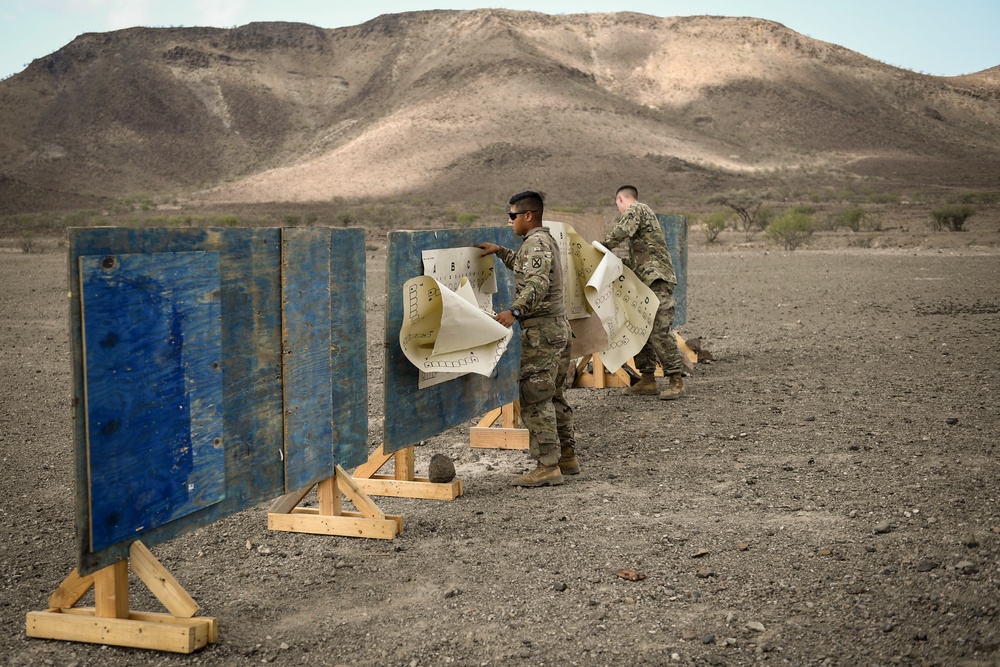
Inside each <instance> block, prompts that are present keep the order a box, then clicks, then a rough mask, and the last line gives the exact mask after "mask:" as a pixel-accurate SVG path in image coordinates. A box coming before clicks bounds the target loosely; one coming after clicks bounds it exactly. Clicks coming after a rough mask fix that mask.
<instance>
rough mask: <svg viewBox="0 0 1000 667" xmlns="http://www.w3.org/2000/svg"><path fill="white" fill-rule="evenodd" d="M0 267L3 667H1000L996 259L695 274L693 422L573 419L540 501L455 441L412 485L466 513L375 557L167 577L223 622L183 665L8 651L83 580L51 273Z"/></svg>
mask: <svg viewBox="0 0 1000 667" xmlns="http://www.w3.org/2000/svg"><path fill="white" fill-rule="evenodd" d="M941 238H942V239H944V241H946V242H947V244H951V245H954V244H953V243H952V241H951V238H948V237H945V236H942V237H941ZM942 245H945V244H942ZM2 256H3V259H4V261H3V262H2V263H0V282H2V284H3V286H4V289H3V290H2V291H0V343H2V344H0V445H2V452H3V453H2V458H3V461H2V463H3V465H2V467H0V483H2V488H3V489H4V491H3V501H2V505H0V511H2V517H0V521H2V524H0V525H2V526H3V529H4V530H3V537H4V539H3V544H2V546H0V562H2V563H3V564H4V567H3V592H2V596H0V600H2V601H0V620H2V625H3V627H4V628H5V630H4V632H3V633H0V655H2V656H4V658H3V660H6V661H7V662H6V664H10V665H42V664H46V665H112V666H124V665H134V664H137V663H138V662H140V661H141V662H149V663H150V664H157V665H189V664H193V663H195V662H197V664H201V665H251V664H260V663H262V662H276V663H277V664H284V665H351V666H355V667H363V666H376V665H400V666H402V665H444V664H454V665H506V664H524V665H629V664H637V663H646V664H654V665H655V664H673V663H678V664H713V665H742V664H750V663H755V662H761V661H763V662H768V663H778V664H790V665H822V664H829V665H852V664H859V665H877V664H915V665H923V664H927V665H970V666H972V665H977V666H978V665H1000V620H998V614H1000V571H998V565H1000V495H998V494H1000V485H998V479H1000V463H998V460H997V458H998V456H997V449H996V448H997V443H998V441H1000V417H998V408H997V403H998V398H1000V396H998V392H1000V250H998V249H997V247H996V245H995V244H994V245H993V246H992V247H986V246H971V247H948V248H944V249H941V250H938V249H935V245H934V244H933V243H929V244H928V243H923V244H922V247H921V248H913V247H905V248H896V249H892V250H876V249H846V248H840V249H826V250H808V249H806V250H798V251H796V252H793V253H784V252H779V251H776V250H774V248H765V247H747V248H730V249H729V250H727V251H725V252H709V251H707V250H706V249H705V248H698V249H696V250H695V251H693V252H692V254H691V255H690V259H689V316H688V323H687V325H686V326H685V327H684V328H683V329H682V332H681V333H682V334H683V335H685V336H687V337H693V336H698V337H700V338H701V339H702V343H703V345H704V347H705V348H706V349H708V350H710V351H711V352H712V354H713V355H714V356H715V358H716V361H715V362H714V363H712V364H710V365H704V364H699V365H698V366H697V367H696V370H695V373H694V377H692V378H690V380H689V386H690V395H689V396H687V397H686V398H684V399H682V400H680V401H676V402H674V403H663V402H660V401H657V400H655V399H645V398H642V399H640V398H630V399H627V398H625V397H623V396H621V395H620V394H619V392H618V390H591V389H573V390H571V391H570V392H569V399H570V401H571V402H572V403H573V405H574V406H575V408H576V414H577V432H578V438H579V441H580V443H581V446H582V453H581V457H582V460H583V466H584V469H583V473H582V474H581V475H579V476H578V477H575V478H572V479H571V480H570V481H569V483H567V484H564V485H563V486H561V487H557V488H546V489H527V490H516V489H513V488H511V487H509V481H510V479H511V477H512V475H513V474H514V473H518V472H520V471H521V470H522V469H524V468H525V466H526V458H525V456H524V454H521V453H513V452H496V451H485V452H473V451H472V450H470V448H469V446H468V430H467V429H466V428H464V427H463V428H460V429H454V430H453V431H450V432H447V433H444V434H442V435H440V436H438V437H436V438H434V439H433V440H431V441H429V442H428V443H427V444H426V445H425V446H424V447H422V448H419V449H418V450H417V472H418V474H421V473H422V472H423V471H425V470H426V465H427V463H428V461H429V459H430V455H431V454H432V453H434V452H445V453H448V454H450V455H451V456H452V457H453V458H454V459H455V460H456V466H457V469H458V475H459V477H460V478H461V479H462V480H463V483H464V486H465V495H464V496H463V497H462V498H460V499H458V500H457V501H455V502H450V503H435V502H432V501H417V500H396V499H380V500H379V505H380V507H382V509H384V510H385V511H386V512H387V513H391V514H400V515H402V516H403V517H404V519H405V521H406V528H405V530H404V532H403V533H402V535H400V536H399V537H397V538H396V539H395V540H393V541H391V542H383V541H366V540H359V539H346V538H324V537H316V536H306V535H295V534H290V533H278V532H270V531H268V530H267V529H266V507H263V506H262V507H258V508H254V509H252V510H249V511H246V512H243V513H241V514H239V515H236V516H234V517H230V518H228V519H226V520H224V521H221V522H219V523H218V524H215V525H213V526H210V527H208V528H205V529H202V530H199V531H197V532H195V533H193V534H190V535H187V536H185V537H183V538H180V539H177V540H175V541H173V542H170V543H168V544H164V545H160V546H158V547H156V548H154V553H155V554H156V555H157V557H158V558H160V560H161V561H162V562H163V563H164V564H165V565H166V566H167V568H168V569H170V571H171V572H172V573H173V574H174V575H175V576H176V577H177V578H178V579H179V580H180V582H181V583H182V584H183V585H184V587H185V588H186V589H187V590H188V591H189V592H190V593H191V594H192V595H193V596H194V597H195V599H196V600H197V601H198V602H199V604H201V606H202V608H203V611H202V612H201V613H202V614H203V615H206V616H213V617H215V618H217V619H218V622H219V627H220V639H219V642H218V643H217V644H214V645H211V646H209V647H208V648H206V649H204V650H202V651H200V652H198V653H196V654H195V655H194V656H179V655H172V654H160V653H149V652H142V651H133V650H128V649H120V648H106V647H101V646H97V645H88V644H74V643H65V642H54V641H43V640H34V639H27V638H26V637H25V635H24V627H25V614H26V613H27V612H28V611H33V610H41V609H44V608H45V606H46V600H47V597H48V595H49V594H50V593H51V592H52V591H53V590H55V588H56V587H57V586H58V585H59V583H60V582H61V581H62V579H63V578H64V577H65V576H66V575H67V574H68V573H69V572H70V570H71V569H72V568H73V567H74V565H75V553H76V548H75V546H74V544H73V539H74V537H73V526H74V518H73V517H74V508H73V492H72V487H73V483H74V482H73V478H72V475H73V463H72V457H73V454H72V437H71V423H70V414H71V413H70V407H69V400H70V389H71V387H70V364H69V353H68V342H67V340H68V333H67V328H68V323H67V305H66V276H65V273H66V269H65V266H64V263H65V260H64V255H63V254H62V253H55V252H53V253H50V254H31V255H28V254H21V253H15V252H5V253H3V255H2ZM383 259H384V257H383V253H382V252H381V251H376V252H373V253H370V255H369V273H370V276H378V275H380V274H379V271H380V264H379V263H380V261H382V260H383ZM372 283H373V281H372V280H371V278H370V281H369V292H370V293H369V296H370V297H373V298H372V299H371V302H370V303H371V307H372V311H371V312H370V313H369V336H370V338H371V342H370V349H371V350H372V357H373V358H372V359H371V360H370V363H371V366H372V372H373V377H372V381H371V383H370V384H371V392H372V395H373V397H375V400H373V401H372V403H373V406H377V404H378V403H379V400H377V399H378V398H379V397H380V396H381V394H380V392H381V384H380V382H378V379H377V373H378V372H380V368H381V359H380V356H381V350H382V347H381V336H382V333H381V331H379V330H378V327H377V324H378V323H379V322H380V321H381V317H382V316H381V310H380V308H382V307H383V305H384V299H383V298H382V297H381V296H380V294H381V291H382V288H381V283H376V284H374V286H373V284H372ZM373 410H374V411H375V414H373V422H376V421H377V419H378V417H379V414H377V413H378V411H377V409H376V408H373ZM373 444H374V443H373ZM880 524H881V525H880ZM622 569H631V570H636V571H639V572H641V573H643V574H645V575H646V578H645V579H643V580H641V581H635V582H633V581H627V580H625V579H622V578H620V577H618V576H616V574H615V573H616V572H617V571H618V570H622ZM132 606H133V608H136V609H144V610H153V611H160V608H159V607H158V605H157V603H155V601H154V600H152V598H151V597H150V596H149V595H148V594H147V593H146V592H145V591H144V590H142V589H141V588H139V587H137V586H134V587H133V592H132Z"/></svg>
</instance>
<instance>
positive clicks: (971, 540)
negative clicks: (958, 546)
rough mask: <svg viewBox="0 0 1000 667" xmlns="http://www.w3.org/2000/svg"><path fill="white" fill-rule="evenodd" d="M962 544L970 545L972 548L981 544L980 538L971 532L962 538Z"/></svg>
mask: <svg viewBox="0 0 1000 667" xmlns="http://www.w3.org/2000/svg"><path fill="white" fill-rule="evenodd" d="M962 544H963V545H965V546H967V547H969V548H970V549H975V548H976V547H978V546H979V540H978V539H977V538H976V536H975V535H972V534H969V535H966V536H965V537H963V538H962Z"/></svg>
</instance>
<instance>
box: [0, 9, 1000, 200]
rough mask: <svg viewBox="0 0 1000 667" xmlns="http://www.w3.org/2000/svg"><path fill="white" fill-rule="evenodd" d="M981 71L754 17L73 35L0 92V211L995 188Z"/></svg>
mask: <svg viewBox="0 0 1000 667" xmlns="http://www.w3.org/2000/svg"><path fill="white" fill-rule="evenodd" d="M998 156H1000V76H998V72H997V69H996V68H994V69H992V70H987V71H984V72H980V73H976V74H971V75H968V76H964V77H951V78H944V77H934V76H928V75H922V74H918V73H914V72H911V71H908V70H902V69H898V68H895V67H891V66H888V65H885V64H882V63H880V62H877V61H874V60H871V59H869V58H867V57H865V56H862V55H860V54H858V53H855V52H852V51H849V50H847V49H844V48H842V47H839V46H836V45H833V44H828V43H825V42H820V41H817V40H814V39H811V38H809V37H805V36H803V35H800V34H798V33H795V32H793V31H791V30H789V29H787V28H785V27H784V26H782V25H780V24H777V23H773V22H770V21H765V20H760V19H755V18H722V17H691V18H656V17H652V16H646V15H642V14H634V13H614V14H579V15H569V16H549V15H545V14H540V13H534V12H519V11H508V10H491V9H483V10H476V11H443V10H442V11H426V12H413V13H405V14H396V15H385V16H381V17H379V18H376V19H373V20H372V21H369V22H367V23H364V24H362V25H358V26H352V27H348V28H340V29H334V30H326V29H321V28H317V27H313V26H309V25H304V24H288V23H268V24H250V25H246V26H242V27H239V28H234V29H210V28H162V29H151V28H150V29H147V28H134V29H128V30H121V31H117V32H110V33H96V34H95V33H91V34H85V35H81V36H80V37H78V38H77V39H75V40H74V41H73V42H72V43H70V44H69V45H67V46H66V47H64V48H62V49H60V50H59V51H57V52H55V53H53V54H51V55H49V56H46V57H44V58H40V59H38V60H36V61H34V62H33V63H32V64H31V65H30V66H29V67H28V68H27V69H26V70H25V71H24V72H22V73H20V74H18V75H16V76H13V77H11V78H9V79H7V80H5V81H3V82H0V213H15V212H21V211H31V210H41V209H44V208H53V207H56V208H58V207H74V206H82V205H84V204H86V203H88V202H94V201H99V200H101V199H104V198H110V199H113V198H116V197H123V196H127V195H131V194H135V193H147V194H153V195H158V196H170V197H173V198H177V199H180V200H196V201H206V202H215V203H221V202H243V203H253V202H274V201H298V202H307V201H309V202H311V201H327V200H330V199H331V198H334V197H359V196H363V197H372V198H401V197H412V198H446V199H448V200H458V201H461V200H466V201H468V200H475V199H482V198H486V199H490V200H495V199H497V198H500V197H502V195H503V194H504V193H509V192H510V191H512V190H515V189H519V188H522V187H523V186H524V185H525V184H530V185H532V186H534V187H539V188H541V189H544V190H546V191H547V192H548V193H550V194H555V195H557V196H558V198H559V199H560V200H563V201H572V200H573V199H589V198H593V193H594V192H597V191H601V192H603V191H604V190H607V189H608V188H609V187H611V186H612V184H616V183H619V182H624V181H629V182H636V183H639V184H643V185H645V184H650V183H664V182H667V183H669V184H670V187H671V188H672V189H673V188H676V189H677V190H683V191H685V192H689V193H707V192H711V191H714V190H718V189H721V188H726V187H738V186H744V185H754V186H768V185H770V184H773V183H774V182H776V181H780V182H782V183H788V182H794V181H796V180H802V181H803V182H809V183H810V184H813V185H815V184H817V183H821V184H823V185H827V186H837V185H838V184H844V183H851V182H855V183H856V182H859V181H861V182H865V183H866V184H867V187H870V188H872V189H882V188H900V187H906V188H919V189H949V188H961V189H991V188H997V187H998V186H1000V157H998Z"/></svg>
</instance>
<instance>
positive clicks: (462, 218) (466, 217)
mask: <svg viewBox="0 0 1000 667" xmlns="http://www.w3.org/2000/svg"><path fill="white" fill-rule="evenodd" d="M476 220H479V214H478V213H459V214H458V217H457V218H456V219H455V222H457V223H458V224H460V225H462V226H463V227H468V226H469V225H471V224H472V223H474V222H475V221H476Z"/></svg>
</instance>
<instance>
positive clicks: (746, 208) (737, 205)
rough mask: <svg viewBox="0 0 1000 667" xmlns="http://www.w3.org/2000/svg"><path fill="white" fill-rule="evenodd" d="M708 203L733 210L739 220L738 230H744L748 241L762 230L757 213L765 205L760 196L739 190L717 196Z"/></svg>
mask: <svg viewBox="0 0 1000 667" xmlns="http://www.w3.org/2000/svg"><path fill="white" fill-rule="evenodd" d="M708 203H710V204H722V205H723V206H728V207H729V208H731V209H732V210H733V212H734V213H736V215H737V218H738V227H737V228H738V229H742V230H743V232H744V233H745V234H746V235H747V239H750V238H752V237H753V235H754V233H755V232H757V230H759V229H761V228H762V227H761V226H760V224H759V222H758V219H757V213H758V211H760V207H761V204H763V198H762V197H761V196H759V195H756V194H753V193H750V192H747V191H746V190H738V191H736V192H728V193H725V194H719V195H715V196H714V197H711V198H710V199H709V200H708Z"/></svg>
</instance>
